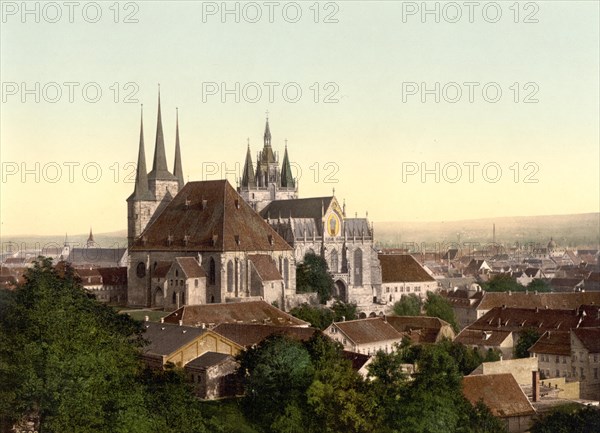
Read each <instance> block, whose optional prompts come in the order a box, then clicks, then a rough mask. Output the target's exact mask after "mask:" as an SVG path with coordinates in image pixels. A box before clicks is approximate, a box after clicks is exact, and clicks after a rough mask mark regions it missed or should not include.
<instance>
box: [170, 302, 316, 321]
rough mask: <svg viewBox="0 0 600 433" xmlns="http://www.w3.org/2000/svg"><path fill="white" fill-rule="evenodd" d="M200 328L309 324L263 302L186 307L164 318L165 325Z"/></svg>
mask: <svg viewBox="0 0 600 433" xmlns="http://www.w3.org/2000/svg"><path fill="white" fill-rule="evenodd" d="M179 320H183V323H184V325H189V326H201V325H202V324H203V323H204V324H205V325H209V324H214V325H218V324H220V323H250V324H269V325H274V326H300V327H308V326H310V324H309V323H307V322H305V321H303V320H300V319H297V318H296V317H294V316H292V315H290V314H288V313H286V312H284V311H282V310H280V309H279V308H275V307H274V306H272V305H270V304H269V303H267V302H265V301H249V302H231V303H225V304H206V305H186V306H183V307H181V308H179V309H178V310H176V311H174V312H172V313H171V314H169V315H168V316H166V317H165V318H164V321H165V322H166V323H178V322H179Z"/></svg>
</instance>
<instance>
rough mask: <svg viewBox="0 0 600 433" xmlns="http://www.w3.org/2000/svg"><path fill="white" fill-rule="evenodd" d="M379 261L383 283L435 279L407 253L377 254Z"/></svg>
mask: <svg viewBox="0 0 600 433" xmlns="http://www.w3.org/2000/svg"><path fill="white" fill-rule="evenodd" d="M379 263H381V281H382V282H383V283H396V282H398V283H400V282H407V283H408V282H431V281H435V279H434V278H433V277H432V276H431V275H429V274H428V273H427V271H426V270H425V269H423V267H422V266H421V265H420V264H419V262H417V261H416V260H415V258H414V257H413V256H411V255H409V254H379Z"/></svg>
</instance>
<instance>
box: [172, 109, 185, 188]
mask: <svg viewBox="0 0 600 433" xmlns="http://www.w3.org/2000/svg"><path fill="white" fill-rule="evenodd" d="M175 110H176V123H177V126H176V128H175V163H174V165H173V174H174V175H175V177H176V178H177V182H178V183H179V189H180V190H181V188H183V167H182V166H181V149H180V148H179V109H178V108H176V109H175Z"/></svg>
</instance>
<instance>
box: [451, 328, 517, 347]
mask: <svg viewBox="0 0 600 433" xmlns="http://www.w3.org/2000/svg"><path fill="white" fill-rule="evenodd" d="M510 334H511V332H510V331H502V330H490V331H482V330H478V329H469V328H465V329H463V330H462V331H461V332H460V334H458V335H457V336H456V338H455V339H454V341H455V342H456V343H461V344H464V345H467V346H468V345H476V346H500V345H501V344H502V343H503V342H504V340H506V339H507V338H508V337H509V336H510Z"/></svg>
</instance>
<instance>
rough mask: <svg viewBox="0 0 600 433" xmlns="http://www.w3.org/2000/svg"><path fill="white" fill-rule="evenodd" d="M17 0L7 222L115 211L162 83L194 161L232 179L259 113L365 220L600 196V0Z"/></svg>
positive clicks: (322, 190)
mask: <svg viewBox="0 0 600 433" xmlns="http://www.w3.org/2000/svg"><path fill="white" fill-rule="evenodd" d="M24 5H25V3H22V2H12V1H3V2H2V21H1V23H0V25H1V30H0V36H1V40H0V53H1V54H0V76H1V81H2V102H1V112H0V162H1V170H2V171H1V179H0V181H1V182H0V222H1V225H0V230H1V232H0V235H2V236H13V235H19V234H39V235H54V234H60V233H65V232H70V233H84V232H86V231H88V230H89V227H90V226H92V227H93V228H94V232H96V233H101V232H111V231H117V230H123V229H125V228H126V202H125V200H126V198H127V197H128V195H129V194H130V193H131V192H132V190H133V180H134V170H135V163H136V158H137V151H138V141H139V130H140V111H141V104H143V119H144V138H145V143H146V157H147V161H146V164H147V166H148V167H149V168H148V169H150V167H151V166H152V156H153V150H154V149H153V147H154V137H155V133H156V115H157V94H158V85H159V83H160V93H161V105H162V118H163V126H164V133H165V138H166V139H165V144H166V151H167V158H168V162H169V166H170V168H171V169H172V164H173V154H174V143H175V114H176V108H178V110H179V127H180V135H181V151H182V158H183V169H184V175H185V178H186V180H194V181H195V180H210V179H218V178H223V177H227V178H228V179H229V180H230V182H231V183H232V184H233V185H234V186H235V183H236V177H237V176H239V175H241V170H242V167H243V162H244V157H245V154H246V147H247V145H248V140H249V144H250V148H251V151H252V154H253V156H254V161H255V162H256V157H255V155H256V153H257V152H258V151H259V150H260V149H261V148H262V135H263V131H264V124H265V117H266V116H267V112H268V117H269V122H270V126H271V132H272V137H273V138H272V142H273V147H274V150H276V151H279V152H280V153H281V155H282V156H283V151H284V147H285V143H286V140H287V146H288V151H289V154H290V159H291V161H292V163H293V170H294V171H295V173H296V177H297V178H298V182H299V188H300V196H301V197H312V196H326V195H331V194H332V193H333V190H334V188H335V195H336V197H337V198H338V199H339V200H340V201H342V200H345V201H346V203H347V210H348V212H349V213H350V214H354V213H357V214H358V215H365V213H366V212H368V215H369V218H370V219H371V220H373V221H449V220H461V219H472V218H473V219H475V218H488V217H496V216H498V217H499V216H517V215H519V216H521V215H526V216H529V215H554V214H571V213H586V212H598V211H599V207H600V167H599V166H600V162H599V161H600V154H599V148H600V144H599V143H600V137H599V118H600V113H599V83H598V81H599V80H598V77H599V76H600V70H599V43H600V41H599V20H598V16H599V3H598V2H595V1H570V2H567V1H552V2H475V3H474V4H473V3H469V2H450V3H446V2H426V3H424V2H402V1H397V2H391V1H369V2H367V1H338V2H312V1H310V2H285V1H281V2H268V1H267V2H234V1H231V2H193V1H185V2H177V1H170V2H161V1H136V2H86V1H77V2H72V3H69V2H49V3H48V2H35V1H33V2H28V3H27V4H26V6H24ZM24 8H27V10H25V9H24Z"/></svg>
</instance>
